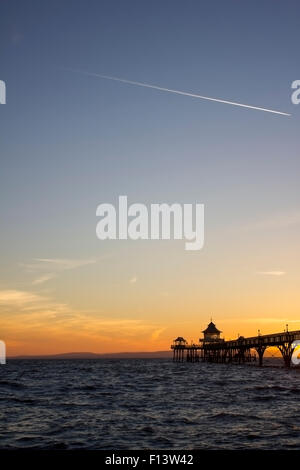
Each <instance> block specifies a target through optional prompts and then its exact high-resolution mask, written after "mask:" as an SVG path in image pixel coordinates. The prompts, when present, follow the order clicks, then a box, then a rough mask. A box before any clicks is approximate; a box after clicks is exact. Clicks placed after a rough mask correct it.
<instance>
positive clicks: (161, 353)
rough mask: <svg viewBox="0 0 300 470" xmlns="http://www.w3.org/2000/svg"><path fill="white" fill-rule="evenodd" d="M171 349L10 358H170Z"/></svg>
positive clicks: (16, 357) (14, 357) (17, 357)
mask: <svg viewBox="0 0 300 470" xmlns="http://www.w3.org/2000/svg"><path fill="white" fill-rule="evenodd" d="M171 355H172V352H171V351H153V352H119V353H105V354H98V353H92V352H71V353H62V354H47V355H46V354H45V355H42V354H39V355H21V356H10V357H8V359H131V358H132V359H147V358H148V359H155V358H170V357H171Z"/></svg>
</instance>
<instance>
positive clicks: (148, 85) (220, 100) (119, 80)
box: [64, 68, 291, 116]
mask: <svg viewBox="0 0 300 470" xmlns="http://www.w3.org/2000/svg"><path fill="white" fill-rule="evenodd" d="M64 70H68V71H70V72H76V73H81V74H83V75H87V76H90V77H97V78H102V79H105V80H113V81H116V82H121V83H126V84H127V85H135V86H139V87H144V88H151V89H153V90H158V91H164V92H167V93H174V94H176V95H183V96H189V97H190V98H197V99H201V100H207V101H214V102H217V103H223V104H229V105H231V106H239V107H241V108H248V109H253V110H256V111H264V112H266V113H273V114H280V115H282V116H291V114H288V113H284V112H282V111H277V110H275V109H269V108H262V107H259V106H252V105H249V104H244V103H239V102H236V101H228V100H223V99H220V98H212V97H210V96H203V95H198V94H196V93H189V92H186V91H181V90H173V89H171V88H164V87H161V86H158V85H151V84H149V83H144V82H136V81H133V80H126V79H124V78H119V77H113V76H110V75H102V74H97V73H93V72H86V71H83V70H76V69H71V68H64Z"/></svg>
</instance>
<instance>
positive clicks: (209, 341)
mask: <svg viewBox="0 0 300 470" xmlns="http://www.w3.org/2000/svg"><path fill="white" fill-rule="evenodd" d="M203 333H204V337H203V338H200V339H199V343H197V344H194V343H191V344H188V343H187V341H186V340H185V339H184V338H183V337H181V336H179V337H178V338H176V339H175V340H174V341H173V344H172V345H171V349H172V350H173V361H174V362H184V361H187V362H215V363H230V362H237V363H240V364H241V363H246V362H252V361H256V360H257V359H258V365H259V366H262V365H263V357H264V353H265V351H266V349H267V348H268V347H277V348H278V349H279V351H280V352H281V354H282V357H283V360H284V365H285V366H286V367H290V366H291V359H292V356H293V352H294V350H295V349H296V347H295V344H294V342H295V341H297V340H298V341H299V340H300V330H297V331H288V329H287V330H286V331H284V332H282V333H272V334H269V335H261V334H260V333H259V334H258V335H257V336H253V337H249V338H244V337H243V336H239V337H238V338H237V339H236V340H230V341H225V340H224V339H222V338H220V333H221V331H219V330H218V329H217V328H216V326H215V324H214V323H212V322H211V323H210V324H209V325H208V327H207V328H206V330H204V331H203ZM256 353H257V355H256Z"/></svg>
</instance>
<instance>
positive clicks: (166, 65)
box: [0, 0, 300, 355]
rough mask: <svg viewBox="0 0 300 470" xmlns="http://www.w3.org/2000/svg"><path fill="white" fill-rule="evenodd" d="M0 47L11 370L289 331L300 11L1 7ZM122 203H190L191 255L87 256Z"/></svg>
mask: <svg viewBox="0 0 300 470" xmlns="http://www.w3.org/2000/svg"><path fill="white" fill-rule="evenodd" d="M0 31H1V32H0V57H1V62H0V79H1V80H4V81H5V83H6V91H7V97H6V98H7V102H6V104H5V105H0V123H1V131H0V161H1V172H0V196H1V197H0V218H1V230H0V250H1V251H0V254H1V267H0V338H1V339H2V340H4V341H5V342H6V345H7V352H8V355H18V354H50V353H61V352H71V351H93V352H99V353H101V352H119V351H155V350H166V349H168V348H169V346H170V344H171V342H172V340H173V339H174V338H176V337H177V336H179V335H180V336H184V337H185V338H186V339H187V340H188V341H191V340H193V341H197V340H198V338H199V337H200V336H201V335H202V334H201V331H202V330H203V329H204V328H205V327H206V325H207V324H208V323H209V321H210V319H211V317H212V318H213V320H214V322H215V323H216V325H217V326H218V328H219V329H220V330H222V332H223V333H222V335H223V336H224V337H225V338H227V339H230V338H231V339H234V338H236V337H237V335H238V334H242V335H244V336H248V335H249V336H250V335H256V334H257V330H258V329H260V330H261V332H262V333H272V332H277V331H283V329H284V328H285V325H286V324H288V325H289V329H290V330H296V329H300V316H299V311H300V298H299V282H300V271H299V265H300V250H299V248H300V246H299V245H300V241H299V240H300V239H299V230H300V197H299V174H300V162H299V123H300V105H294V104H292V102H291V93H292V90H291V83H292V82H293V81H294V80H297V79H300V71H299V60H298V57H299V36H300V5H299V2H297V1H292V0H287V1H285V2H274V1H271V0H270V1H267V0H260V1H244V2H238V1H233V0H226V1H224V0H222V1H221V0H219V1H196V0H187V1H185V2H182V1H178V0H175V1H174V0H172V1H168V0H164V1H157V0H153V1H151V2H146V1H143V0H140V1H131V0H128V1H127V2H124V1H114V0H110V1H104V0H103V1H95V0H85V1H83V0H72V1H71V0H51V1H50V0H49V1H48V0H43V2H41V1H38V0H27V1H26V2H22V1H20V0H19V1H16V0H9V1H8V0H2V1H1V4H0ZM89 74H90V75H89ZM93 74H95V75H93ZM101 74H102V75H109V76H114V77H121V78H122V79H125V80H130V81H136V82H143V83H148V84H154V85H157V86H160V87H163V88H168V89H175V90H181V91H184V92H188V93H191V94H200V95H204V96H208V97H214V98H220V99H223V100H228V101H235V102H241V103H245V104H248V105H252V106H257V107H263V108H270V109H275V110H279V111H282V112H286V113H289V114H291V116H282V115H275V114H271V113H266V112H262V111H257V110H253V109H246V108H242V107H236V106H231V105H227V104H222V103H217V102H210V101H204V100H200V99H197V98H193V97H189V96H184V95H176V94H172V93H167V92H163V91H160V90H155V89H150V88H144V87H139V86H135V85H130V84H127V83H121V82H117V81H112V80H106V79H101V78H100V77H97V76H96V75H101ZM119 195H127V196H128V202H129V203H134V202H140V203H144V204H151V203H161V202H165V203H168V204H171V203H173V202H179V203H181V204H183V203H192V204H195V203H203V204H204V206H205V244H204V248H203V249H202V250H201V251H198V252H187V251H185V250H184V241H183V240H175V241H174V240H171V241H169V240H159V241H157V240H149V241H146V240H138V241H132V240H106V241H100V240H99V239H97V237H96V231H95V230H96V224H97V218H96V208H97V206H98V205H99V204H100V203H104V202H107V203H112V204H115V205H116V204H117V201H118V197H119Z"/></svg>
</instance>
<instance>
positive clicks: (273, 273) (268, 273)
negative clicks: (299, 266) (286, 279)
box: [258, 271, 286, 276]
mask: <svg viewBox="0 0 300 470" xmlns="http://www.w3.org/2000/svg"><path fill="white" fill-rule="evenodd" d="M258 274H263V275H264V276H284V275H285V274H286V272H285V271H259V272H258Z"/></svg>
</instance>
